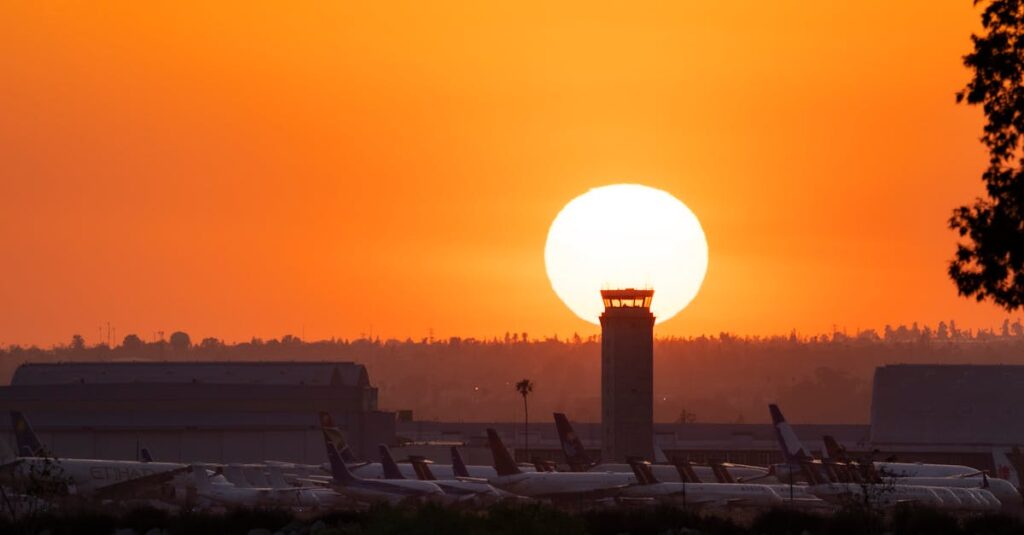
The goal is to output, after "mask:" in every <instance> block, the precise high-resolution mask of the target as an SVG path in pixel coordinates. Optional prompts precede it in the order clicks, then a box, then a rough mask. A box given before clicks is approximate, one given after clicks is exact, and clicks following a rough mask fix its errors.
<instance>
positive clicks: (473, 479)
mask: <svg viewBox="0 0 1024 535" xmlns="http://www.w3.org/2000/svg"><path fill="white" fill-rule="evenodd" d="M455 479H456V480H458V481H465V482H466V483H490V481H488V480H487V478H483V477H462V476H457V477H456V478H455Z"/></svg>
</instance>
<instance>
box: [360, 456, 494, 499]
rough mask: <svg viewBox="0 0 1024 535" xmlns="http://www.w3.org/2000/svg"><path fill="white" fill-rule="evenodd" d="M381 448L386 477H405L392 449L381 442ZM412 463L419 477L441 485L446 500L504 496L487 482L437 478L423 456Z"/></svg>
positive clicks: (381, 460) (381, 459)
mask: <svg viewBox="0 0 1024 535" xmlns="http://www.w3.org/2000/svg"><path fill="white" fill-rule="evenodd" d="M379 449H380V462H381V465H383V466H384V477H386V478H388V479H405V476H404V475H403V474H402V473H401V472H400V471H399V470H398V463H396V462H395V458H394V457H393V456H392V455H391V450H390V449H389V448H388V447H387V446H386V445H384V444H381V445H380V446H379ZM411 464H412V466H413V469H414V471H415V472H416V476H417V479H419V480H420V481H429V482H431V483H433V484H435V485H437V486H438V487H441V490H443V491H444V494H445V497H446V498H447V500H446V501H449V502H452V503H454V502H463V501H487V502H493V501H497V500H498V499H500V498H501V497H502V495H501V494H500V493H499V492H498V490H497V489H495V488H494V487H492V486H491V485H490V484H489V483H486V482H477V481H460V480H458V479H440V480H439V479H437V478H436V477H434V474H433V473H432V472H431V471H430V466H428V465H427V461H426V459H424V458H423V457H418V458H416V460H414V461H412V463H411Z"/></svg>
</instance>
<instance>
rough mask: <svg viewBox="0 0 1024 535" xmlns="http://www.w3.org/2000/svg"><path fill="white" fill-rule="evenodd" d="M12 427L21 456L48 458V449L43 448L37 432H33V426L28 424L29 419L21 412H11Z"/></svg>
mask: <svg viewBox="0 0 1024 535" xmlns="http://www.w3.org/2000/svg"><path fill="white" fill-rule="evenodd" d="M11 427H13V428H14V440H15V442H16V443H17V446H18V454H19V455H23V456H26V457H46V456H47V452H46V448H44V447H43V444H42V442H40V441H39V437H38V436H36V432H35V431H33V430H32V424H30V423H28V418H26V417H25V415H24V414H22V413H21V411H11ZM26 453H27V455H26Z"/></svg>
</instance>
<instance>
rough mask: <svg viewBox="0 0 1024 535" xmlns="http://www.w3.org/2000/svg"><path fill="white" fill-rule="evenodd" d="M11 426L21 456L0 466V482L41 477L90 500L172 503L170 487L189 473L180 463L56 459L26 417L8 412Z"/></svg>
mask: <svg viewBox="0 0 1024 535" xmlns="http://www.w3.org/2000/svg"><path fill="white" fill-rule="evenodd" d="M11 424H12V426H13V428H14V436H15V440H16V444H17V446H18V451H19V452H20V453H21V455H22V456H20V457H16V458H14V459H12V460H10V461H9V462H7V463H5V464H3V465H2V466H0V482H6V483H14V484H17V483H18V482H23V481H26V480H27V479H28V478H40V477H42V478H44V479H49V480H51V481H53V482H54V483H56V484H58V485H60V486H62V487H63V488H64V490H65V491H67V492H68V493H70V494H76V495H79V496H83V497H86V498H89V499H95V500H103V499H121V500H130V499H157V500H166V501H171V500H174V499H175V498H177V495H176V494H177V493H176V492H175V487H176V485H174V484H173V483H174V482H175V480H177V479H178V478H179V476H183V475H184V474H185V473H186V472H188V466H187V465H184V464H179V463H158V462H139V461H113V460H103V459H59V458H56V457H54V456H52V455H50V454H49V453H48V452H47V451H46V448H44V447H43V445H42V443H41V442H40V441H39V437H38V436H36V434H35V432H34V431H33V430H32V426H31V424H29V422H28V419H27V418H26V417H25V415H23V414H22V413H20V412H17V411H13V412H11Z"/></svg>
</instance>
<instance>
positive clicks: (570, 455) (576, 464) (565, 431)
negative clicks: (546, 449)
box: [554, 412, 594, 472]
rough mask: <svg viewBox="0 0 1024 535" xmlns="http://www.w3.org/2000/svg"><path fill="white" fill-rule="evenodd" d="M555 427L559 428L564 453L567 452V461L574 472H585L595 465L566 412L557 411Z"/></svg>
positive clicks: (559, 438)
mask: <svg viewBox="0 0 1024 535" xmlns="http://www.w3.org/2000/svg"><path fill="white" fill-rule="evenodd" d="M554 414H555V427H556V428H557V429H558V440H559V442H561V444H562V453H564V454H565V462H566V463H568V464H569V468H570V469H571V470H572V471H573V472H585V471H587V470H588V469H590V467H591V466H594V461H592V460H591V459H590V456H588V455H587V450H585V449H584V448H583V442H582V441H580V437H579V436H577V435H576V432H575V431H574V430H573V428H572V424H570V423H569V418H568V417H566V416H565V414H564V413H561V412H556V413H554Z"/></svg>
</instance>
